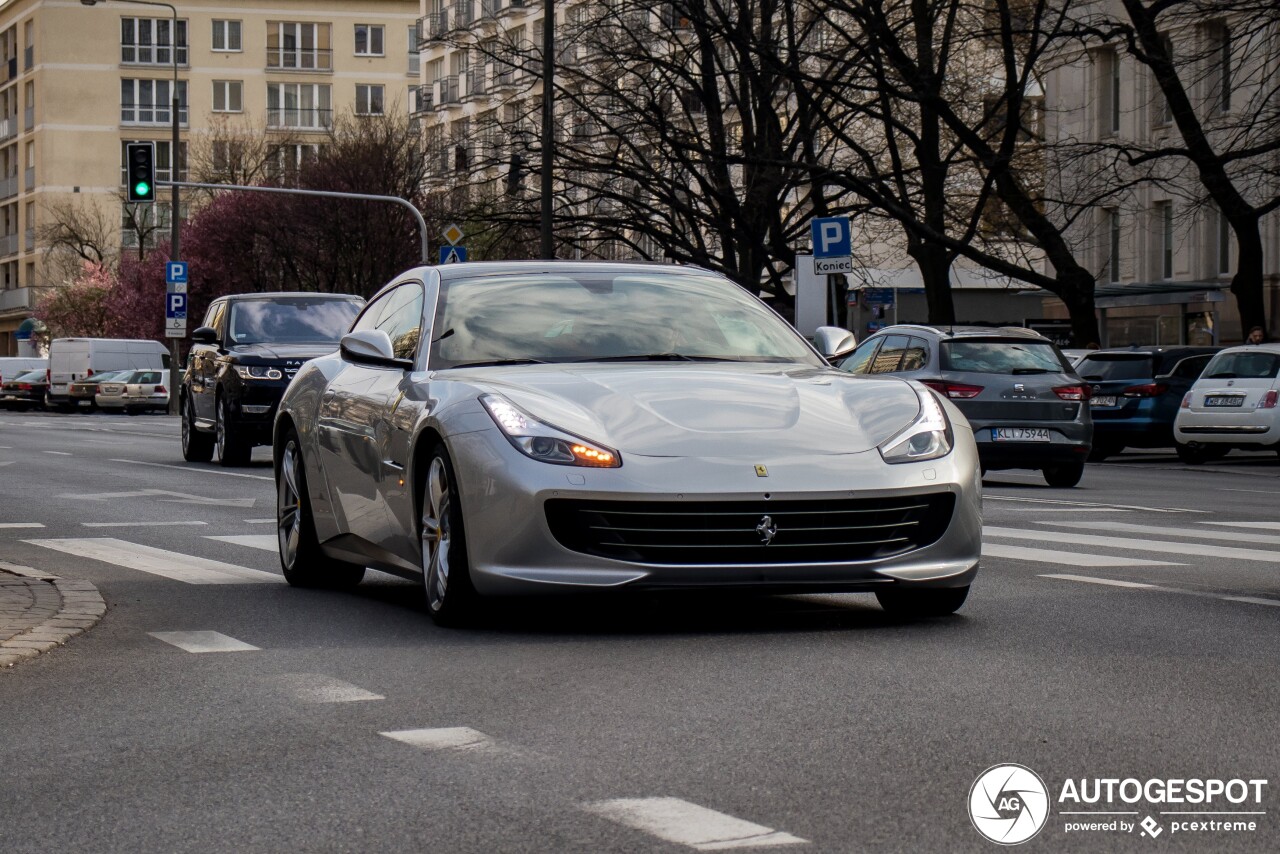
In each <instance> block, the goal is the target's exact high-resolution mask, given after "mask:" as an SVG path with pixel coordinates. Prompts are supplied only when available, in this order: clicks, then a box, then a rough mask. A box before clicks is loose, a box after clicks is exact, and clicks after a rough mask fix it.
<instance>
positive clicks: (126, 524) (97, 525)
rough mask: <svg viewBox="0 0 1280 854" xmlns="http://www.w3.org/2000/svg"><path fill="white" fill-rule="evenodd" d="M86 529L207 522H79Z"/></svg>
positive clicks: (153, 526) (150, 526) (151, 526)
mask: <svg viewBox="0 0 1280 854" xmlns="http://www.w3.org/2000/svg"><path fill="white" fill-rule="evenodd" d="M80 524H81V525H83V526H84V527H86V528H169V527H182V526H184V525H207V524H209V523H208V522H81V523H80Z"/></svg>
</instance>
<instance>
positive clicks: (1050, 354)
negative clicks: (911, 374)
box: [942, 339, 1071, 374]
mask: <svg viewBox="0 0 1280 854" xmlns="http://www.w3.org/2000/svg"><path fill="white" fill-rule="evenodd" d="M942 369H943V370H944V371H967V372H970V373H976V374H1048V373H1052V374H1062V373H1070V372H1071V368H1070V367H1068V366H1067V364H1066V363H1065V362H1064V361H1063V360H1062V358H1061V357H1060V356H1059V355H1058V351H1057V350H1056V349H1054V346H1053V344H1051V343H1049V342H1048V341H1026V340H1021V339H1017V340H1005V341H1000V340H989V341H944V342H942Z"/></svg>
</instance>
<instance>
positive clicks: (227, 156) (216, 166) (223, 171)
mask: <svg viewBox="0 0 1280 854" xmlns="http://www.w3.org/2000/svg"><path fill="white" fill-rule="evenodd" d="M210 153H211V154H212V158H211V159H212V161H213V163H212V165H213V171H214V172H217V173H218V174H219V175H229V174H231V173H232V172H233V171H235V170H237V169H239V168H240V167H241V166H242V165H243V162H244V143H243V142H237V141H235V140H227V139H217V140H214V141H213V145H212V146H211V151H210Z"/></svg>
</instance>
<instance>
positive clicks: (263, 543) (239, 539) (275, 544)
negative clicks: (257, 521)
mask: <svg viewBox="0 0 1280 854" xmlns="http://www.w3.org/2000/svg"><path fill="white" fill-rule="evenodd" d="M272 521H275V520H274V519H273V520H272ZM205 539H206V540H217V541H218V542H220V543H231V544H232V545H233V546H248V547H249V548H251V549H262V550H263V551H264V552H274V551H279V550H280V539H279V538H278V537H277V536H276V535H275V534H236V535H234V536H230V537H205Z"/></svg>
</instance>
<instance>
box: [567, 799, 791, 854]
mask: <svg viewBox="0 0 1280 854" xmlns="http://www.w3.org/2000/svg"><path fill="white" fill-rule="evenodd" d="M582 809H584V810H586V811H587V812H589V813H594V814H595V815H598V816H600V817H601V818H606V819H608V820H609V821H613V822H616V823H618V824H621V825H625V826H626V827H630V828H632V829H633V830H639V831H641V832H642V833H647V834H649V835H650V836H656V837H658V838H659V839H662V840H664V841H666V842H674V843H676V844H677V845H685V846H688V847H690V848H694V849H696V850H698V851H727V850H729V849H732V848H763V847H765V846H769V845H802V844H805V843H807V842H808V840H807V839H801V838H800V837H798V836H792V835H791V834H790V833H783V832H782V831H780V830H774V829H773V828H771V827H765V826H764V825H762V824H756V823H754V822H750V821H745V820H743V819H740V818H735V817H734V816H731V815H726V814H725V813H722V812H716V811H715V810H713V809H708V808H706V807H703V806H698V805H697V804H694V803H690V802H689V801H685V800H681V799H680V798H615V799H613V800H608V801H595V802H593V803H586V804H583V805H582Z"/></svg>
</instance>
